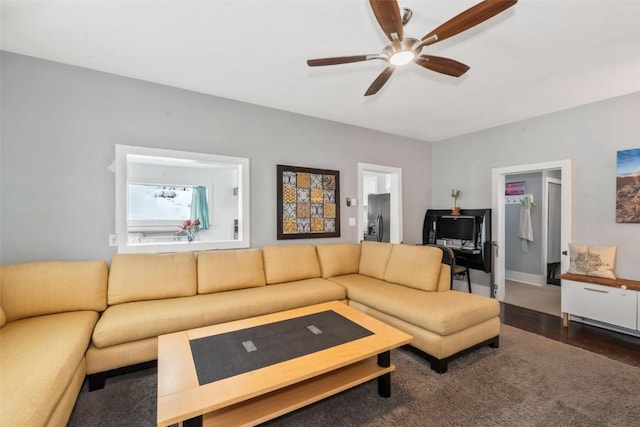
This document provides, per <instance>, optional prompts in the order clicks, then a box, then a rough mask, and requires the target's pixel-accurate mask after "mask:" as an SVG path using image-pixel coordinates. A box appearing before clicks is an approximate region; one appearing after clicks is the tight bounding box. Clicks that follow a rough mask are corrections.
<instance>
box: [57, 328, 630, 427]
mask: <svg viewBox="0 0 640 427" xmlns="http://www.w3.org/2000/svg"><path fill="white" fill-rule="evenodd" d="M392 362H393V363H394V364H395V365H396V371H395V372H394V373H393V374H392V384H391V386H392V395H391V397H390V398H388V399H384V398H381V397H379V396H378V394H377V384H376V382H375V381H372V382H369V383H366V384H363V385H361V386H358V387H355V388H353V389H351V390H348V391H346V392H343V393H341V394H338V395H336V396H333V397H330V398H328V399H325V400H323V401H321V402H318V403H316V404H313V405H311V406H308V407H306V408H303V409H300V410H298V411H296V412H293V413H291V414H287V415H285V416H283V417H280V418H277V419H275V420H272V421H270V422H268V423H266V424H265V425H266V426H392V425H393V426H550V425H556V426H560V425H562V426H581V427H583V426H632V425H638V424H637V422H638V420H640V369H638V368H636V367H633V366H630V365H627V364H624V363H621V362H618V361H615V360H611V359H608V358H606V357H604V356H600V355H598V354H595V353H591V352H588V351H586V350H582V349H580V348H577V347H572V346H569V345H567V344H563V343H560V342H557V341H553V340H550V339H547V338H544V337H542V336H539V335H535V334H532V333H529V332H526V331H522V330H520V329H516V328H512V327H510V326H505V325H503V326H502V332H501V338H500V348H499V349H491V348H489V347H485V348H481V349H478V350H477V351H473V352H471V353H469V354H467V355H465V356H463V357H461V358H459V359H457V360H455V361H453V362H451V363H450V364H449V371H448V372H447V373H446V374H444V375H438V374H436V373H435V372H434V371H432V370H431V369H430V366H429V363H428V362H427V361H426V360H424V359H423V358H422V357H421V356H420V355H418V354H416V353H415V352H414V351H411V350H410V349H404V348H402V349H398V350H394V351H393V352H392ZM156 387H157V379H156V370H155V368H154V369H147V370H144V371H139V372H136V373H131V374H126V375H123V376H120V377H116V378H111V379H109V380H107V385H106V387H105V388H104V389H103V390H98V391H94V392H91V393H89V392H88V390H87V386H86V384H85V385H84V387H83V389H82V391H81V393H80V396H79V398H78V401H77V403H76V407H75V409H74V411H73V414H72V416H71V420H70V421H69V425H70V426H83V427H84V426H154V425H155V422H156Z"/></svg>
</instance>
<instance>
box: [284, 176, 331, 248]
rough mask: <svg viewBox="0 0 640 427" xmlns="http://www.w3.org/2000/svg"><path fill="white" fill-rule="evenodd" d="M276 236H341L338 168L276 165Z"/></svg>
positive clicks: (291, 237) (295, 237)
mask: <svg viewBox="0 0 640 427" xmlns="http://www.w3.org/2000/svg"><path fill="white" fill-rule="evenodd" d="M277 189H278V199H277V206H278V208H277V209H278V215H277V216H278V227H277V232H278V240H285V239H308V238H315V237H340V172H338V171H334V170H326V169H310V168H302V167H297V166H284V165H277Z"/></svg>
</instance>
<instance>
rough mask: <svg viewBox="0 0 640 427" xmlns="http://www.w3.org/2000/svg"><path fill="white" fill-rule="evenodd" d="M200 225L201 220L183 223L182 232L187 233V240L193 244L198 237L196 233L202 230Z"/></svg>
mask: <svg viewBox="0 0 640 427" xmlns="http://www.w3.org/2000/svg"><path fill="white" fill-rule="evenodd" d="M200 224H201V223H200V219H199V218H196V219H195V220H193V221H192V220H190V219H188V220H186V221H185V222H183V223H182V225H181V226H180V230H181V231H184V232H185V233H187V240H188V241H190V242H191V241H193V239H194V238H195V237H196V231H198V230H199V229H200Z"/></svg>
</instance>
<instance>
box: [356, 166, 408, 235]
mask: <svg viewBox="0 0 640 427" xmlns="http://www.w3.org/2000/svg"><path fill="white" fill-rule="evenodd" d="M365 172H375V173H385V174H390V175H391V224H390V227H391V229H390V240H391V243H402V239H403V237H402V168H396V167H393V166H384V165H375V164H371V163H360V162H358V198H360V203H359V206H358V215H357V218H356V221H357V225H358V227H357V228H358V234H357V236H356V237H357V242H360V241H361V240H363V236H364V227H365V226H364V224H363V221H362V214H361V211H360V209H362V206H364V197H363V194H364V174H365Z"/></svg>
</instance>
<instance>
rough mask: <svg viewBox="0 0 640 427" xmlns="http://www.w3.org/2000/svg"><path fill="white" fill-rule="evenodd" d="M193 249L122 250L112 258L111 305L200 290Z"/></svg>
mask: <svg viewBox="0 0 640 427" xmlns="http://www.w3.org/2000/svg"><path fill="white" fill-rule="evenodd" d="M196 289H197V279H196V258H195V256H194V254H193V253H192V252H180V253H174V254H118V255H115V256H114V257H113V258H112V259H111V270H110V272H109V294H108V302H109V305H113V304H121V303H125V302H130V301H145V300H154V299H161V298H174V297H186V296H191V295H195V294H196Z"/></svg>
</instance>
